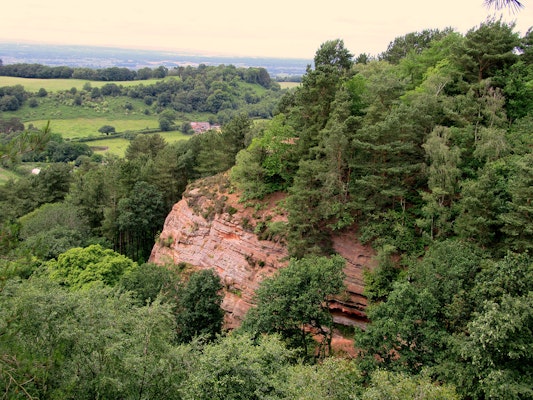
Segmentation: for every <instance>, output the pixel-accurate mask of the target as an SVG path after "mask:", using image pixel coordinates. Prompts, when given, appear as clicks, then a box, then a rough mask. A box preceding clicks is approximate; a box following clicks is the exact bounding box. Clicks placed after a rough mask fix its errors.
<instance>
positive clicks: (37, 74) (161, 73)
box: [0, 60, 270, 88]
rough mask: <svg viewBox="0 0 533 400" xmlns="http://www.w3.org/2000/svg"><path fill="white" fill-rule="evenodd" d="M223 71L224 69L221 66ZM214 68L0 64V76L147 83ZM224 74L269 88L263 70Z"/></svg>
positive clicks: (236, 70) (256, 69) (255, 68)
mask: <svg viewBox="0 0 533 400" xmlns="http://www.w3.org/2000/svg"><path fill="white" fill-rule="evenodd" d="M222 67H223V68H226V67H224V66H222ZM206 68H207V69H210V68H215V69H216V68H217V67H211V66H206V65H205V64H200V65H199V67H198V68H195V67H192V66H186V67H181V66H180V67H173V68H172V69H170V70H169V69H168V68H167V67H164V66H159V67H156V68H149V67H144V68H140V69H138V70H132V69H128V68H120V67H108V68H87V67H67V66H57V67H51V66H48V65H42V64H26V63H19V64H3V63H2V60H0V76H13V77H17V78H39V79H83V80H88V81H134V80H147V79H163V78H165V77H166V76H180V77H181V76H184V75H185V76H191V75H194V74H195V71H197V70H198V71H202V70H204V69H206ZM227 68H228V71H229V72H228V71H226V76H227V75H228V74H230V75H233V76H237V75H238V76H239V77H240V78H241V79H242V80H244V81H245V82H248V83H257V84H259V85H261V86H264V87H266V88H268V87H269V86H270V76H269V74H268V72H267V70H266V69H265V68H262V67H251V68H236V67H235V66H233V65H229V66H227Z"/></svg>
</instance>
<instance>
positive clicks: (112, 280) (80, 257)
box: [45, 245, 137, 289]
mask: <svg viewBox="0 0 533 400" xmlns="http://www.w3.org/2000/svg"><path fill="white" fill-rule="evenodd" d="M45 266H46V272H47V273H48V274H49V276H50V279H52V280H53V281H56V282H58V283H60V284H61V285H64V286H67V287H70V288H72V289H82V288H87V287H90V286H92V285H94V284H97V283H102V284H104V285H108V286H114V285H115V284H116V283H117V282H118V281H119V280H120V278H121V276H122V275H123V274H125V273H127V272H128V271H131V270H133V269H134V268H137V264H136V263H134V262H133V261H132V260H130V259H129V258H127V257H125V256H123V255H121V254H118V253H115V252H114V251H113V250H110V249H104V248H103V247H101V246H100V245H91V246H89V247H85V248H79V247H78V248H73V249H70V250H68V251H66V252H65V253H62V254H60V255H59V257H58V258H57V260H50V261H48V262H47V263H46V264H45Z"/></svg>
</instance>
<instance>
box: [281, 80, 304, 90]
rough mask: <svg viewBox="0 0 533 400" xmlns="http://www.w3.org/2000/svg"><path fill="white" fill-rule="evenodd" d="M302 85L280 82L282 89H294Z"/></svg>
mask: <svg viewBox="0 0 533 400" xmlns="http://www.w3.org/2000/svg"><path fill="white" fill-rule="evenodd" d="M300 85H301V83H300V82H279V86H280V87H281V88H282V89H292V88H295V87H298V86H300Z"/></svg>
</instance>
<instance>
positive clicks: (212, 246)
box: [149, 175, 373, 329]
mask: <svg viewBox="0 0 533 400" xmlns="http://www.w3.org/2000/svg"><path fill="white" fill-rule="evenodd" d="M228 187H229V184H228V181H227V178H226V177H225V176H223V175H221V176H217V177H213V178H209V179H206V180H203V181H201V183H199V184H196V186H194V187H193V186H191V187H189V189H188V190H187V192H186V193H185V194H184V196H183V199H182V200H181V201H179V202H178V203H176V204H175V205H174V207H173V209H172V211H171V212H170V214H169V215H168V216H167V218H166V221H165V224H164V227H163V231H162V232H161V235H160V237H159V240H158V241H157V242H156V244H155V245H154V248H153V250H152V254H151V257H150V260H149V261H150V262H154V263H156V264H160V265H165V264H169V263H170V264H179V263H186V264H190V265H192V266H194V267H195V268H198V269H207V268H212V269H214V270H216V272H217V273H218V275H219V276H220V278H221V280H222V283H223V285H224V300H223V302H222V308H223V309H224V310H225V311H226V318H225V327H226V328H228V329H231V328H234V327H236V326H238V325H239V324H240V322H241V320H242V318H243V317H244V315H245V314H246V312H247V311H248V309H249V308H250V307H251V306H252V304H253V296H254V292H255V290H256V289H257V288H258V287H259V283H260V282H261V280H262V279H264V278H265V277H267V276H270V275H272V274H273V273H274V272H275V271H276V270H277V269H279V268H283V267H284V266H286V265H287V264H288V253H287V249H286V247H285V245H284V242H283V239H282V238H280V237H277V236H276V235H275V234H273V233H272V232H268V229H266V227H267V226H269V225H270V224H272V223H276V222H278V223H280V224H282V223H283V222H284V221H286V215H285V214H284V212H283V210H282V208H280V207H279V206H278V202H279V201H280V200H282V196H280V195H274V196H271V197H269V198H267V199H264V200H262V201H261V202H253V203H252V202H248V203H240V202H239V201H238V199H239V198H238V195H236V194H230V193H228ZM354 238H355V236H354V235H350V234H344V235H342V236H339V237H336V238H334V247H335V250H336V251H337V252H338V253H339V254H341V255H342V256H343V257H344V258H346V261H347V262H346V268H345V273H346V281H345V283H346V287H347V290H346V293H345V294H343V295H342V296H339V298H338V299H336V300H335V301H333V302H332V305H331V312H332V315H333V317H334V320H335V322H337V323H340V324H343V325H364V324H365V323H366V316H365V313H364V309H365V306H366V299H365V297H364V296H363V295H362V290H363V283H362V270H363V267H370V268H371V267H372V265H371V264H372V261H371V260H372V257H373V253H372V252H371V251H370V250H369V249H368V248H366V247H364V246H362V245H361V244H359V243H357V242H356V241H355V239H354ZM265 239H268V240H265Z"/></svg>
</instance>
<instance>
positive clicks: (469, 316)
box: [0, 20, 533, 400]
mask: <svg viewBox="0 0 533 400" xmlns="http://www.w3.org/2000/svg"><path fill="white" fill-rule="evenodd" d="M531 44H532V32H531V31H530V32H527V33H526V34H525V36H524V37H519V35H518V34H517V33H515V32H514V26H513V25H512V24H511V25H507V24H504V23H502V22H501V21H498V20H487V21H486V22H484V23H482V24H480V25H479V26H478V27H475V28H473V29H471V30H470V31H469V32H468V33H466V34H465V35H461V34H459V33H457V32H454V31H453V30H444V31H438V30H427V31H423V32H420V33H412V34H408V35H406V36H405V37H401V38H397V39H396V40H394V41H393V42H391V44H390V46H389V48H388V49H387V50H386V51H385V52H384V53H382V54H381V55H380V56H379V57H378V59H371V58H369V57H367V56H363V55H361V56H359V57H356V58H355V61H354V57H353V55H352V54H351V53H350V52H349V51H348V49H346V48H345V47H344V43H343V41H342V40H334V41H329V42H325V43H324V44H323V45H322V46H320V48H319V49H318V51H317V53H316V55H315V59H314V66H309V67H308V70H307V73H306V74H305V75H304V76H303V78H302V83H301V85H300V86H299V87H298V88H296V89H295V90H293V91H290V92H287V93H285V94H284V96H283V97H282V98H281V99H280V101H279V102H278V104H277V107H276V112H275V113H274V114H275V115H274V116H273V118H271V119H270V120H269V121H266V122H262V123H253V122H252V121H251V120H250V118H249V117H250V115H251V114H250V112H249V110H248V111H246V110H245V111H244V112H243V113H239V112H237V111H239V110H240V108H239V107H240V106H241V105H242V104H243V103H242V102H239V101H236V102H234V100H235V99H237V98H241V95H242V91H244V92H245V98H246V96H247V95H248V100H249V102H248V104H254V101H256V99H254V97H253V93H251V92H249V91H248V90H247V89H246V86H242V84H240V83H239V79H243V78H244V79H248V80H250V81H254V82H255V83H259V84H260V85H263V84H266V80H267V78H266V76H264V75H262V74H261V72H260V71H255V72H254V71H250V72H249V76H247V77H241V76H240V75H239V74H240V73H241V72H242V71H240V70H238V69H236V68H235V67H225V66H221V67H218V68H210V67H205V68H204V67H202V68H198V69H197V70H194V69H187V68H184V69H181V70H179V71H176V77H175V79H171V80H164V81H161V82H159V83H156V84H154V85H146V86H144V85H143V86H136V87H132V88H127V89H126V88H123V87H120V86H118V85H112V84H110V85H109V86H104V87H103V88H101V89H99V90H98V91H94V90H92V89H91V90H90V92H89V89H87V91H86V92H85V93H84V96H91V97H92V96H94V97H93V98H98V97H99V96H101V95H102V92H105V93H106V94H105V95H106V96H113V95H124V93H127V95H128V96H132V97H135V98H142V99H143V101H145V103H146V104H148V103H150V104H152V103H153V104H157V107H162V108H166V110H161V114H162V116H163V118H162V120H163V121H166V122H168V123H170V124H171V123H172V122H173V119H172V118H173V114H172V112H177V111H178V110H183V109H185V108H186V109H191V110H209V111H210V112H218V113H220V112H221V111H224V110H227V109H232V110H234V111H235V113H234V115H233V116H234V118H232V119H231V122H228V123H227V124H225V125H224V126H223V127H222V131H221V132H220V133H219V132H215V131H211V132H207V133H204V134H201V135H194V136H192V137H191V138H190V140H188V141H186V142H178V143H176V144H172V145H169V144H167V143H166V142H165V141H164V140H163V139H162V137H161V136H160V135H157V134H154V135H139V136H137V137H135V138H134V139H133V140H132V142H131V144H130V146H129V147H128V149H127V151H126V156H125V157H124V158H123V159H121V158H114V157H105V158H103V157H98V156H96V155H94V154H90V153H83V151H82V150H83V149H71V148H66V146H64V143H62V142H61V140H56V139H54V138H53V136H51V135H50V131H49V129H45V130H44V131H43V132H40V133H41V134H42V135H38V134H37V133H34V135H33V136H32V135H31V132H30V131H26V132H23V133H22V134H17V132H16V131H17V130H18V128H17V126H18V123H17V121H15V120H6V119H3V120H2V126H4V129H5V132H4V135H15V136H13V138H15V140H5V141H3V142H2V148H1V151H2V153H1V155H2V159H3V161H4V160H11V161H10V162H12V163H16V162H17V161H19V159H20V157H21V155H22V156H24V157H28V158H30V159H37V158H40V157H43V159H44V160H46V161H48V162H49V163H48V165H47V167H45V168H43V169H42V170H41V171H40V173H39V174H37V175H28V176H26V177H23V178H20V179H18V180H17V181H10V182H8V183H7V184H5V185H3V186H0V224H1V230H0V251H1V258H0V278H1V281H0V285H1V286H0V382H1V385H2V387H4V388H5V391H4V392H3V396H4V397H5V398H8V399H16V398H43V399H53V398H127V399H133V398H138V399H148V398H151V399H152V398H161V399H167V398H168V399H173V398H175V399H204V398H205V399H267V398H268V399H302V400H303V399H306V400H307V399H339V400H341V399H342V400H345V399H383V398H393V399H411V398H417V399H458V398H465V399H489V398H490V399H529V398H531V397H533V392H532V387H533V380H532V377H533V369H532V365H533V351H532V343H533V331H532V326H533V314H532V310H533V297H532V292H533V286H532V282H533V259H532V256H531V254H530V252H531V250H532V247H533V245H532V243H533V221H532V215H533V210H532V208H531V207H532V206H531V198H532V188H533V183H532V179H533V168H532V166H533V153H532V149H533V142H532V139H531V137H532V136H531V126H532V121H533V92H532V91H531V88H532V87H533V57H532V55H533V52H532V47H531ZM199 77H202V78H201V79H200V78H199ZM207 77H212V78H213V79H212V80H209V79H211V78H209V79H207ZM206 82H209V85H207V84H206ZM243 88H244V89H243ZM10 90H11V89H10ZM19 92H20V91H19V90H12V91H11V92H10V93H11V94H5V93H6V91H5V90H4V92H0V94H1V93H4V94H3V95H2V96H3V98H5V97H6V96H11V97H12V98H16V94H17V93H19ZM89 93H90V94H89ZM246 93H247V94H246ZM78 94H79V93H71V94H70V95H72V97H73V100H74V97H75V96H76V95H78ZM41 95H42V96H43V97H47V96H50V94H47V93H41ZM85 99H86V98H85V97H84V98H83V99H82V100H81V101H85ZM10 101H11V100H10ZM151 102H152V103H151ZM5 103H6V104H7V103H8V102H7V100H6V101H5ZM2 104H3V103H2ZM106 130H107V129H106ZM10 138H11V136H10ZM39 138H44V139H45V140H41V141H39ZM52 143H53V144H52ZM76 151H82V153H81V154H79V155H78V156H77V158H76V161H75V162H74V163H72V162H71V158H70V156H69V154H70V153H73V154H74V153H75V152H76ZM60 154H63V155H64V159H59V158H61V156H59V155H60ZM32 157H34V158H32ZM228 170H231V172H230V175H231V179H232V184H234V185H235V186H236V187H238V188H240V189H241V190H242V192H243V193H244V197H245V199H254V198H262V197H263V196H265V195H266V194H268V193H272V192H276V191H284V192H286V195H287V196H286V200H285V201H284V203H283V206H284V207H286V211H287V213H288V222H287V224H286V226H284V227H283V230H284V231H285V232H286V241H287V245H288V248H289V251H290V255H291V259H290V262H289V266H288V267H287V268H285V269H282V270H280V271H279V272H278V273H277V274H276V275H274V276H273V277H271V278H268V279H265V280H264V281H263V284H262V285H261V287H260V288H259V289H258V290H257V297H256V303H257V305H256V307H254V308H252V309H251V310H250V312H249V313H248V315H247V316H246V319H245V321H244V323H243V325H242V327H241V328H240V329H238V330H236V331H234V332H232V333H224V334H223V333H222V332H221V327H222V318H223V315H222V313H221V311H220V304H221V301H222V299H221V296H220V289H221V288H222V283H221V282H220V279H219V278H218V276H217V275H216V274H215V273H214V272H213V271H200V272H192V271H191V269H190V268H189V266H187V265H177V266H175V265H168V266H154V265H150V264H145V263H144V262H145V261H146V260H147V259H148V256H149V254H150V250H151V248H152V246H153V243H154V240H160V241H161V244H162V245H168V243H166V242H165V240H167V239H160V238H158V232H159V230H160V229H161V226H162V223H163V219H164V217H165V215H166V214H167V213H168V211H169V210H170V207H171V206H172V205H173V204H174V203H175V202H176V201H177V200H178V199H179V198H180V196H181V195H182V193H183V191H184V189H185V187H186V185H187V184H188V183H190V182H191V181H193V180H196V179H198V178H202V177H207V176H211V175H214V174H218V173H221V172H225V171H228ZM59 213H61V217H58V215H59ZM346 230H349V232H356V233H355V236H356V237H354V240H355V239H358V240H360V241H362V242H364V243H366V244H368V245H369V246H373V247H374V249H375V250H376V252H377V257H376V262H377V264H378V265H377V267H376V268H375V269H374V270H372V271H370V270H369V271H367V272H366V287H365V293H366V295H367V298H368V300H369V302H370V305H369V307H368V309H367V312H368V317H369V318H370V321H371V322H370V323H369V324H368V326H367V327H366V329H365V330H359V329H358V330H357V332H356V333H355V349H356V350H357V352H358V357H357V358H355V359H343V358H340V357H339V358H335V357H329V356H330V355H332V354H331V353H330V347H329V344H330V343H331V338H332V332H333V322H332V318H331V315H330V314H329V313H328V312H327V310H328V302H329V301H330V299H331V296H333V295H337V296H338V295H339V294H342V290H343V285H342V283H343V279H344V275H343V272H342V271H343V267H344V260H343V259H342V258H341V257H339V256H337V255H335V254H334V252H333V246H332V237H333V235H335V234H337V233H339V232H345V231H346ZM333 355H334V354H333Z"/></svg>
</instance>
